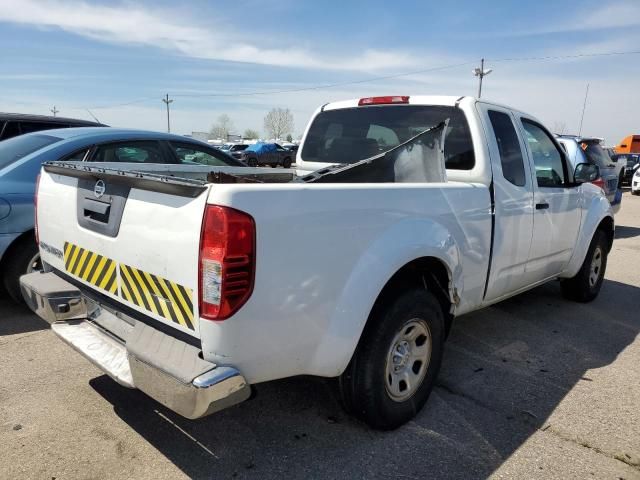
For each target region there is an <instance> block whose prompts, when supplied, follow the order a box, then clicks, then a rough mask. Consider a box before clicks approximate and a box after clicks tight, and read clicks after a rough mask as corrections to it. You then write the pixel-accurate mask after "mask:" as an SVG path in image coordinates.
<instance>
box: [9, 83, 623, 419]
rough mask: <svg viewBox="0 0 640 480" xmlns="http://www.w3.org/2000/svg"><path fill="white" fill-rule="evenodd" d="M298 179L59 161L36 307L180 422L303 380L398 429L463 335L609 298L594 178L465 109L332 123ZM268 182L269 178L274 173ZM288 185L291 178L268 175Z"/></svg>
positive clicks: (510, 127) (33, 284)
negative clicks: (490, 322)
mask: <svg viewBox="0 0 640 480" xmlns="http://www.w3.org/2000/svg"><path fill="white" fill-rule="evenodd" d="M297 164H298V165H299V167H300V168H301V169H304V170H306V171H307V172H312V173H309V174H308V175H301V174H298V175H296V174H294V173H293V172H292V171H289V170H280V171H273V170H271V169H268V170H267V169H265V170H263V169H255V168H248V169H243V168H238V167H207V166H202V167H198V166H196V167H188V168H186V167H180V168H181V170H180V171H178V170H171V169H172V168H174V169H176V168H178V167H179V166H173V167H172V166H167V165H123V164H118V165H110V164H99V163H94V164H82V165H77V164H73V163H70V162H69V163H66V162H53V163H48V164H45V165H44V166H43V170H42V173H41V176H40V178H39V188H38V190H37V207H36V215H37V232H38V235H39V245H40V252H41V255H42V260H43V264H44V269H45V272H44V273H34V274H29V275H25V276H23V277H22V279H21V283H22V290H23V295H24V297H25V299H26V301H27V303H28V304H29V305H30V306H31V308H32V309H33V310H34V311H36V312H37V313H38V314H39V315H40V316H42V317H43V318H45V319H46V320H48V321H49V322H51V323H52V329H53V331H54V332H55V333H56V334H57V335H58V336H59V337H60V338H61V339H62V340H64V341H65V342H67V343H69V344H70V345H71V346H72V347H74V348H75V349H76V350H78V351H79V352H80V353H81V354H82V355H84V356H85V357H87V358H88V359H89V360H90V361H92V362H93V363H95V364H96V365H97V366H98V367H99V368H101V369H102V370H103V371H105V372H106V373H107V374H109V375H110V376H111V377H112V378H113V379H114V380H116V381H117V382H118V383H120V384H122V385H124V386H126V387H130V388H138V389H140V390H142V391H144V392H145V393H147V394H148V395H149V396H151V397H152V398H154V399H156V400H157V401H159V402H161V403H162V404H164V405H165V406H167V407H168V408H170V409H172V410H174V411H176V412H178V413H179V414H181V415H183V416H185V417H188V418H199V417H202V416H204V415H208V414H210V413H212V412H215V411H217V410H220V409H222V408H225V407H228V406H230V405H233V404H235V403H238V402H241V401H243V400H245V399H247V398H248V397H249V394H250V390H251V386H252V385H255V384H258V383H260V382H266V381H269V380H274V379H278V378H283V377H290V376H294V375H316V376H320V377H329V378H338V382H336V383H337V385H338V387H339V391H340V394H341V397H342V399H343V400H344V404H345V407H346V408H347V410H348V411H350V412H352V413H353V414H354V415H356V416H358V417H359V418H361V419H363V420H364V421H366V422H367V423H368V424H369V425H371V426H372V427H375V428H380V429H390V428H395V427H397V426H399V425H401V424H402V423H404V422H406V421H408V420H409V419H411V418H412V417H413V416H414V415H415V414H416V413H417V412H418V411H419V410H420V409H421V408H422V406H423V405H424V403H425V402H426V400H427V397H428V396H429V393H430V391H431V389H432V388H433V386H434V382H435V379H436V376H437V373H438V370H439V367H440V363H441V358H442V352H443V343H444V341H445V339H446V337H447V333H448V332H449V329H450V328H451V323H452V320H453V318H454V317H456V316H459V315H462V314H465V313H468V312H471V311H474V310H478V309H480V308H482V307H486V306H487V305H491V304H493V303H496V302H499V301H501V300H503V299H505V298H507V297H511V296H513V295H516V294H518V293H520V292H523V291H525V290H528V289H531V288H533V287H535V286H537V285H540V284H542V283H544V282H548V281H550V280H554V279H560V286H561V290H562V293H563V294H564V295H565V296H566V297H567V298H570V299H573V300H577V301H582V302H586V301H590V300H592V299H594V298H595V297H596V295H597V294H598V292H599V290H600V287H601V284H602V281H603V276H604V272H605V268H606V263H607V254H608V252H609V251H610V249H611V246H612V242H613V236H614V220H613V215H612V212H611V207H610V205H609V202H608V201H607V199H606V198H605V196H604V194H603V192H602V190H601V189H600V188H598V187H597V186H594V185H592V184H590V183H589V182H590V181H591V180H593V179H595V178H597V174H598V171H597V168H598V167H597V166H595V165H590V164H580V165H577V167H576V169H575V171H572V170H571V169H569V165H570V164H569V163H568V162H567V159H566V157H565V154H564V150H563V149H562V148H561V147H560V146H559V145H558V143H557V142H556V140H555V139H554V137H553V135H551V134H550V133H549V131H548V130H547V129H546V128H545V127H544V126H542V125H541V123H540V122H538V121H537V120H536V119H534V118H533V117H531V116H529V115H527V114H525V113H522V112H519V111H517V110H514V109H511V108H509V107H505V106H501V105H497V104H493V103H490V102H486V101H484V100H477V99H475V98H471V97H460V98H455V97H432V96H412V97H408V96H394V97H373V98H364V99H360V100H353V101H345V102H337V103H329V104H326V105H324V106H322V107H321V108H319V109H318V110H317V111H316V113H315V114H314V116H313V118H312V120H311V122H310V125H309V126H308V128H307V131H306V133H305V137H304V140H303V143H302V146H301V148H300V149H299V152H298V158H297ZM261 172H262V173H261ZM274 173H276V174H277V173H279V175H274ZM532 308H535V306H532Z"/></svg>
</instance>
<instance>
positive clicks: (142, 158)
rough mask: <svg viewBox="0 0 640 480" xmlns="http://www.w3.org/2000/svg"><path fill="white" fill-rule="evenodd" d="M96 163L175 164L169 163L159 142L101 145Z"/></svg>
mask: <svg viewBox="0 0 640 480" xmlns="http://www.w3.org/2000/svg"><path fill="white" fill-rule="evenodd" d="M93 161H94V162H121V163H173V162H170V161H168V160H167V159H166V158H165V156H164V154H163V153H162V149H161V148H160V145H159V144H158V142H153V141H133V142H121V143H111V144H107V145H100V146H99V147H98V149H97V150H96V154H95V156H94V158H93Z"/></svg>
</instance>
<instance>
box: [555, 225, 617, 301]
mask: <svg viewBox="0 0 640 480" xmlns="http://www.w3.org/2000/svg"><path fill="white" fill-rule="evenodd" d="M606 269H607V238H606V236H605V234H604V232H603V231H601V230H597V231H596V233H595V235H594V236H593V238H592V239H591V244H590V245H589V250H588V251H587V256H586V257H585V259H584V262H583V263H582V267H580V270H579V271H578V273H577V274H576V275H575V276H574V277H572V278H568V279H564V280H562V281H561V283H560V285H561V288H562V295H563V296H564V297H565V298H567V299H569V300H575V301H576V302H583V303H586V302H590V301H592V300H593V299H595V298H596V297H597V296H598V293H600V288H601V287H602V282H603V280H604V273H605V271H606Z"/></svg>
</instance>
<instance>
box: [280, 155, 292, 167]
mask: <svg viewBox="0 0 640 480" xmlns="http://www.w3.org/2000/svg"><path fill="white" fill-rule="evenodd" d="M282 166H283V167H284V168H291V159H290V158H289V157H287V158H285V159H284V160H283V161H282Z"/></svg>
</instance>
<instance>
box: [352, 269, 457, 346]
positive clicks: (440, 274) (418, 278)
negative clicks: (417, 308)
mask: <svg viewBox="0 0 640 480" xmlns="http://www.w3.org/2000/svg"><path fill="white" fill-rule="evenodd" d="M451 279H452V275H451V271H450V270H449V268H448V266H447V264H446V263H445V262H443V261H442V260H441V259H439V258H437V257H420V258H416V259H415V260H412V261H411V262H409V263H407V264H405V265H404V266H402V268H400V269H399V270H398V271H397V272H396V273H394V274H393V276H392V277H391V278H390V279H389V280H388V281H387V283H386V284H385V285H384V287H383V288H382V290H381V291H380V293H379V294H378V297H377V298H376V301H375V303H374V304H373V308H372V309H371V313H370V314H369V318H367V321H366V323H365V326H364V328H365V329H366V328H367V326H368V325H369V324H370V320H371V317H372V316H373V314H374V313H375V312H376V310H378V309H381V308H384V307H385V306H386V305H388V304H389V302H391V301H393V299H394V298H396V297H397V295H398V293H400V292H402V291H406V290H408V289H410V288H416V287H418V288H424V289H425V290H427V291H429V292H431V293H432V294H433V295H434V296H435V297H436V299H437V300H438V303H440V306H441V308H442V313H443V314H444V316H445V338H446V336H448V335H449V331H450V330H451V324H452V322H453V314H452V311H451V310H452V308H451V307H452V306H453V304H454V302H455V301H456V300H455V296H456V294H455V289H454V288H453V286H452V280H451ZM363 331H364V329H363ZM360 336H361V337H362V333H361V334H360Z"/></svg>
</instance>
